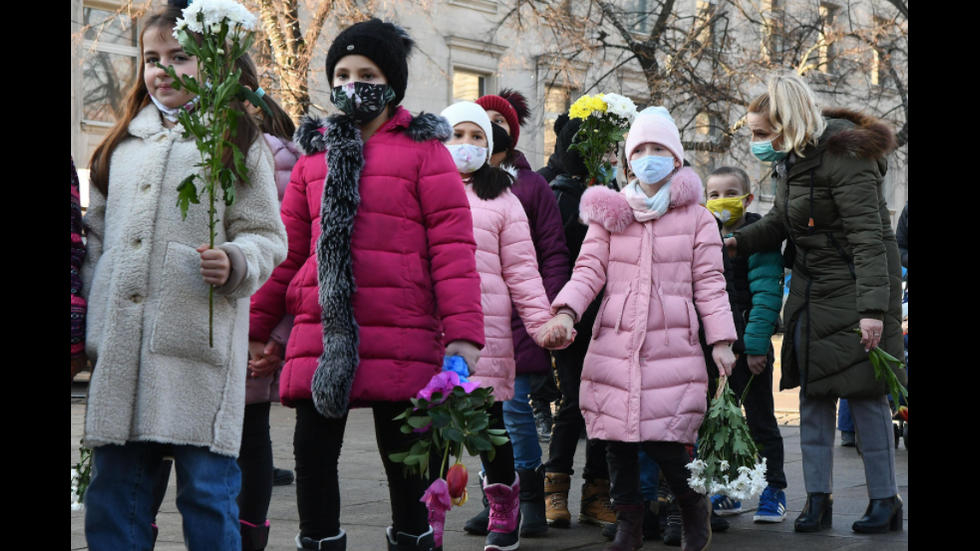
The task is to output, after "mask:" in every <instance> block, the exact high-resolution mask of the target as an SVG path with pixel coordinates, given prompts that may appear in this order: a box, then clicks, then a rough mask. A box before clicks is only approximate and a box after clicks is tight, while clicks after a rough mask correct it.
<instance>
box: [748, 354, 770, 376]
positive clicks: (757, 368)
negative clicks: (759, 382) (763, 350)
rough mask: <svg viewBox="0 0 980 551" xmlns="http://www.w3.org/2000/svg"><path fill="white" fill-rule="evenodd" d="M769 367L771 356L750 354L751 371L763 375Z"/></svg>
mask: <svg viewBox="0 0 980 551" xmlns="http://www.w3.org/2000/svg"><path fill="white" fill-rule="evenodd" d="M768 367H769V356H749V371H751V372H752V374H753V375H762V374H763V373H764V372H765V371H766V369H767V368H768Z"/></svg>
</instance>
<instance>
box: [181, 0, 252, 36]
mask: <svg viewBox="0 0 980 551" xmlns="http://www.w3.org/2000/svg"><path fill="white" fill-rule="evenodd" d="M183 15H184V17H183V18H182V19H178V20H177V27H175V28H174V33H175V34H176V33H178V32H179V31H182V30H187V31H188V32H194V33H204V32H205V30H209V31H210V32H212V33H214V34H218V33H219V32H221V25H222V23H224V22H227V24H228V27H229V28H230V29H232V33H231V34H232V37H233V38H239V37H241V36H242V35H243V34H244V33H245V32H249V31H254V30H255V25H256V23H258V18H257V17H255V16H254V15H252V13H251V12H249V11H248V10H247V9H246V8H245V6H243V5H241V4H239V3H238V2H235V1H234V0H196V1H195V2H193V3H191V5H190V6H187V8H185V9H184V14H183Z"/></svg>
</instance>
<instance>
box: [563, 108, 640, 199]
mask: <svg viewBox="0 0 980 551" xmlns="http://www.w3.org/2000/svg"><path fill="white" fill-rule="evenodd" d="M568 116H569V117H571V118H572V119H573V120H581V121H582V128H581V129H580V130H579V131H578V134H576V135H575V140H574V142H573V144H572V146H571V148H569V149H570V150H573V151H578V152H579V153H580V154H581V155H582V159H583V161H584V162H585V167H586V168H587V169H588V171H589V181H588V183H589V185H590V186H594V185H598V184H602V185H604V186H608V185H609V184H610V183H611V182H612V181H613V178H614V173H613V170H612V164H611V163H610V162H609V161H608V155H609V153H610V151H611V149H612V148H613V146H614V145H615V144H618V143H619V142H621V141H623V140H624V139H625V138H626V133H627V132H628V131H629V127H630V124H631V123H632V121H633V119H634V118H635V117H636V105H635V104H633V101H632V100H630V99H629V98H626V97H623V96H620V95H617V94H599V95H596V96H582V97H581V98H579V100H578V101H576V102H575V104H574V105H572V108H571V110H570V111H569V113H568Z"/></svg>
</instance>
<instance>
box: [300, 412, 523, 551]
mask: <svg viewBox="0 0 980 551" xmlns="http://www.w3.org/2000/svg"><path fill="white" fill-rule="evenodd" d="M295 405H296V435H295V438H294V440H293V448H294V453H295V455H296V500H297V503H298V506H299V519H300V530H301V532H302V534H303V537H306V538H310V539H313V540H322V539H327V538H332V537H335V536H337V535H338V534H339V533H340V508H341V501H340V479H339V473H338V469H337V468H338V464H339V462H340V452H341V448H342V447H343V444H344V433H345V432H346V429H347V417H344V418H343V419H327V418H326V417H324V416H322V415H320V413H319V412H317V410H316V407H315V406H314V405H313V401H312V400H305V401H299V402H296V404H295ZM410 407H412V405H411V404H410V403H408V402H406V403H403V404H395V403H387V402H377V403H375V404H374V405H373V406H372V409H373V410H374V427H375V430H376V432H377V441H378V451H379V452H380V453H381V460H382V462H383V463H384V467H385V472H386V473H387V474H388V490H389V492H390V494H391V513H392V526H393V527H394V530H395V532H396V533H399V532H400V533H404V534H411V535H416V536H420V535H422V534H425V533H427V532H428V531H429V513H428V511H427V510H426V507H425V505H423V504H422V503H421V502H420V500H421V499H422V496H423V495H424V494H425V491H426V490H427V489H429V485H430V484H431V481H430V480H427V479H423V478H422V477H421V476H419V475H412V476H409V477H406V476H405V474H404V465H399V464H396V463H393V462H392V461H391V459H389V458H388V456H389V455H390V454H392V453H397V452H401V451H405V450H406V449H407V448H408V447H409V446H410V444H411V442H412V441H413V440H414V439H415V438H417V436H415V435H405V434H402V431H401V427H402V425H403V424H404V422H403V421H393V419H394V418H395V417H397V416H398V415H401V414H402V413H404V412H405V410H406V409H408V408H410ZM441 459H442V458H441V457H440V458H438V459H436V458H433V462H434V463H438V462H439V461H440V460H441ZM511 469H512V470H513V459H511Z"/></svg>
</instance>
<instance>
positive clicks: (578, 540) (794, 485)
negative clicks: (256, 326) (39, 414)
mask: <svg viewBox="0 0 980 551" xmlns="http://www.w3.org/2000/svg"><path fill="white" fill-rule="evenodd" d="M83 416H84V407H83V406H81V405H77V404H72V406H71V461H72V465H74V464H75V462H76V461H77V459H78V457H77V449H76V448H77V446H78V442H79V440H80V438H81V433H82V419H83ZM293 422H294V418H293V415H292V411H291V410H289V409H286V408H282V407H279V406H274V407H273V410H272V436H273V441H274V442H275V457H276V464H277V465H278V466H279V467H282V468H291V467H292V444H291V443H292V428H293ZM783 434H784V435H785V437H786V451H787V454H786V455H787V465H786V468H787V475H788V477H789V480H790V485H791V487H790V489H789V490H788V492H787V494H788V497H789V511H790V518H789V519H788V520H787V522H786V523H784V524H781V525H776V526H756V525H754V524H752V518H751V514H746V515H744V516H742V517H738V518H736V519H734V520H733V523H732V524H733V527H732V530H731V531H730V532H728V533H726V534H720V535H718V536H716V538H715V542H714V544H713V545H712V549H713V550H714V551H758V550H773V551H781V550H792V551H811V550H812V551H817V550H820V551H831V550H840V551H864V550H867V551H872V550H873V551H900V550H908V548H909V543H908V542H909V538H908V509H909V506H908V480H909V474H908V471H909V469H908V465H909V461H908V452H907V451H906V450H905V449H904V448H903V449H902V450H901V451H899V452H898V476H899V486H900V487H901V492H902V498H903V499H904V500H905V516H906V521H905V528H906V530H905V531H904V532H901V533H896V534H889V535H885V536H873V537H869V536H858V535H856V534H854V533H852V532H851V530H850V526H851V524H852V523H853V522H854V521H855V520H857V519H858V518H859V517H860V516H861V515H862V514H863V513H864V509H865V508H866V507H867V495H866V487H865V486H864V470H863V464H862V463H861V459H860V458H859V457H858V455H857V453H856V452H855V451H854V450H847V449H838V450H837V453H836V462H837V463H836V471H835V473H836V494H835V498H836V502H835V513H836V515H837V516H836V517H835V528H834V530H832V531H828V532H823V533H820V534H817V535H810V536H802V535H796V534H794V533H793V524H792V520H793V519H795V518H796V517H797V516H798V515H799V513H800V511H802V509H803V504H804V500H805V497H806V492H805V491H804V489H803V486H802V484H803V482H802V481H803V472H802V467H801V457H800V451H799V450H800V437H799V429H798V428H796V427H791V426H787V427H784V430H783ZM579 457H584V455H583V454H582V453H580V454H579ZM468 466H469V467H470V472H471V473H475V472H478V470H479V464H478V462H477V461H473V460H470V461H468ZM340 473H341V477H342V483H341V484H342V489H343V496H344V514H343V524H344V527H345V529H346V530H347V531H348V533H349V543H350V545H349V549H350V551H385V549H386V548H385V544H384V539H383V538H384V535H383V534H384V531H385V528H386V527H387V526H388V524H389V521H390V512H389V509H388V499H389V498H388V489H387V486H386V484H385V475H384V470H383V468H382V466H381V461H380V459H379V457H378V453H377V447H376V445H375V443H374V425H373V422H372V419H371V413H370V412H368V411H356V412H354V413H353V414H352V415H351V418H350V426H349V427H348V431H347V441H346V442H345V449H344V455H343V457H342V459H341V467H340ZM475 478H476V477H475V476H474V477H472V479H471V482H472V487H471V488H470V495H471V496H477V497H478V496H479V495H480V491H479V487H478V486H477V484H476V482H475V480H473V479H475ZM579 490H580V489H579V488H573V495H572V513H573V515H575V514H577V513H578V507H577V504H578V502H577V500H578V496H579V495H580V493H579ZM175 492H176V489H175V488H173V487H172V488H171V492H170V495H169V496H168V499H167V501H166V503H165V504H164V507H163V511H162V512H161V515H160V518H159V519H158V523H159V525H160V542H159V545H158V546H157V550H159V551H180V550H183V549H184V546H183V544H182V538H181V528H180V515H179V514H178V512H177V510H176V507H175V505H174V500H173V497H174V495H175ZM295 492H296V489H295V486H293V487H286V488H276V490H275V495H274V498H273V503H272V509H271V512H270V517H271V519H272V527H273V528H272V543H271V545H270V546H269V550H268V551H294V550H295V546H294V544H293V538H294V537H295V533H296V530H297V527H298V525H299V522H298V518H297V514H296V505H295ZM747 505H749V504H747ZM479 507H480V504H479V503H478V500H477V499H474V500H471V501H470V503H468V504H467V505H466V506H465V507H463V508H462V509H458V510H455V511H453V512H452V513H450V517H449V522H448V523H447V528H448V529H449V530H451V531H450V532H448V533H447V537H446V546H445V548H446V550H447V551H479V550H482V549H483V546H482V543H483V541H482V539H480V538H474V537H471V536H468V535H466V534H465V533H464V532H462V525H463V523H464V522H465V521H466V519H467V518H468V516H471V515H474V514H476V513H477V512H479V511H478V508H479ZM71 549H72V550H83V549H87V547H86V544H85V538H84V536H83V522H82V516H81V514H77V513H72V515H71ZM521 549H522V550H526V551H602V550H603V549H605V546H604V542H603V541H602V538H601V536H600V534H599V530H598V529H597V528H591V527H585V526H574V527H573V528H572V529H570V530H552V531H551V532H550V533H549V534H548V535H547V536H545V537H543V538H537V539H531V540H525V541H524V542H523V545H522V546H521ZM644 549H669V548H667V547H666V546H664V545H663V544H660V543H647V544H646V546H645V547H644ZM113 551H114V550H113ZM214 551H234V550H214Z"/></svg>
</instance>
